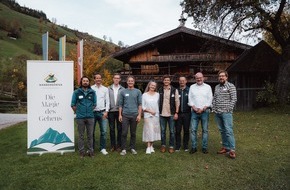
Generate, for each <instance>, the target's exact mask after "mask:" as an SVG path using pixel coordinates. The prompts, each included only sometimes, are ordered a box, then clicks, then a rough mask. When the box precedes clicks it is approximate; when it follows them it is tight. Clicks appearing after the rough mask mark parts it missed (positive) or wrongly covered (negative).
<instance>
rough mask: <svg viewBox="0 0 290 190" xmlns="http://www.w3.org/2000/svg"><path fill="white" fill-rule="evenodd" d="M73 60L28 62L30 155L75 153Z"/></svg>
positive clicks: (28, 150)
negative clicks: (72, 98)
mask: <svg viewBox="0 0 290 190" xmlns="http://www.w3.org/2000/svg"><path fill="white" fill-rule="evenodd" d="M73 68H74V66H73V62H72V61H30V60H29V61H27V154H43V153H51V152H59V153H61V154H63V153H64V152H74V151H75V148H74V113H73V111H72V109H71V107H70V103H71V97H72V93H73V79H74V77H73Z"/></svg>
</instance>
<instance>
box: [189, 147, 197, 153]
mask: <svg viewBox="0 0 290 190" xmlns="http://www.w3.org/2000/svg"><path fill="white" fill-rule="evenodd" d="M196 152H197V149H196V148H192V149H191V150H190V151H189V153H190V154H194V153H196Z"/></svg>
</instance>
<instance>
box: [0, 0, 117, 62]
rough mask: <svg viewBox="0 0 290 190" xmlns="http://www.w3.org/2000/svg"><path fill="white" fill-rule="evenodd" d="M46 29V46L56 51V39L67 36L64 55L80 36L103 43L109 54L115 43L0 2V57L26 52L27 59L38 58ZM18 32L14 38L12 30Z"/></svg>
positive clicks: (9, 56) (74, 46) (91, 41)
mask: <svg viewBox="0 0 290 190" xmlns="http://www.w3.org/2000/svg"><path fill="white" fill-rule="evenodd" d="M46 31H48V32H49V36H50V38H49V49H50V52H51V53H52V54H53V53H54V54H55V52H58V39H59V37H62V36H64V35H66V39H67V54H68V53H69V51H70V50H73V49H76V43H77V41H78V40H80V39H86V42H87V43H93V44H95V45H96V46H99V47H102V46H103V45H104V44H106V49H107V51H108V52H107V53H112V52H113V51H114V50H115V47H116V45H115V44H112V43H109V42H106V41H104V40H101V39H99V38H96V37H94V36H91V35H89V34H87V33H83V32H79V31H76V30H72V29H69V28H66V27H63V26H59V25H57V24H55V23H53V22H50V21H49V20H43V19H41V18H35V17H32V16H29V15H26V14H23V13H20V12H17V11H15V10H12V9H11V8H9V7H7V6H6V5H4V4H3V3H1V2H0V57H1V58H13V57H16V56H19V55H26V56H28V57H29V58H30V59H41V58H42V56H41V43H42V42H41V35H42V34H43V33H45V32H46ZM13 32H14V33H17V34H18V36H17V38H15V37H14V36H13V35H11V33H13Z"/></svg>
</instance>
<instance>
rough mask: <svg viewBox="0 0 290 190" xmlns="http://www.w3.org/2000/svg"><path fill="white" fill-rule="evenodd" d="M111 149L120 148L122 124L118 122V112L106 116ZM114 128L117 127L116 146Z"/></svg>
mask: <svg viewBox="0 0 290 190" xmlns="http://www.w3.org/2000/svg"><path fill="white" fill-rule="evenodd" d="M108 120H109V128H110V141H111V148H118V147H121V136H122V123H121V122H120V121H119V112H118V111H115V112H109V114H108ZM115 126H117V144H116V134H115Z"/></svg>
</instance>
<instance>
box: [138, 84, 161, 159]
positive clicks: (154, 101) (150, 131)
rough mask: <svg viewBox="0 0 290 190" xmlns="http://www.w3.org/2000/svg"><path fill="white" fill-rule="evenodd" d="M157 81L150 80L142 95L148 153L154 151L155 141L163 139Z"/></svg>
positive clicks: (144, 138) (144, 133) (144, 134)
mask: <svg viewBox="0 0 290 190" xmlns="http://www.w3.org/2000/svg"><path fill="white" fill-rule="evenodd" d="M156 89H157V83H156V82H154V81H150V82H149V83H148V85H147V87H146V89H145V92H144V94H143V96H142V109H143V111H144V126H143V142H146V143H147V149H146V154H151V153H152V152H155V151H154V148H153V142H154V141H157V140H161V134H160V123H159V107H158V101H159V93H157V92H156Z"/></svg>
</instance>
